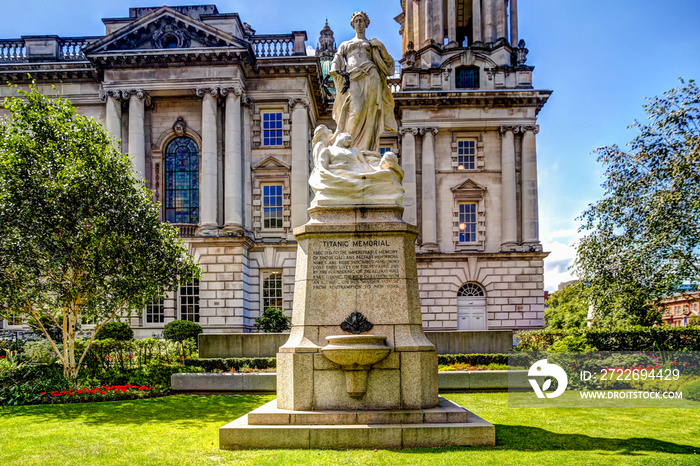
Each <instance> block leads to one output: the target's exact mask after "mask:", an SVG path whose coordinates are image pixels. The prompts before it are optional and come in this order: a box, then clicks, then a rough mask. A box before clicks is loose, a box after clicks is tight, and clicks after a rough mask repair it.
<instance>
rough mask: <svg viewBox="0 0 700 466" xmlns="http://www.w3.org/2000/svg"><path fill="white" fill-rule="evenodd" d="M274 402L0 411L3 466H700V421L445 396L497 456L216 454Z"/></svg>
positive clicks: (177, 400) (198, 399)
mask: <svg viewBox="0 0 700 466" xmlns="http://www.w3.org/2000/svg"><path fill="white" fill-rule="evenodd" d="M272 398H273V397H272V396H258V395H210V396H197V395H179V396H173V397H167V398H157V399H151V400H141V401H124V402H107V403H93V404H73V405H54V406H27V407H5V408H0V464H2V465H15V464H17V465H23V466H24V465H34V464H36V465H51V464H56V465H61V466H68V465H99V464H105V465H117V464H118V465H124V464H130V465H141V464H153V465H165V464H173V465H182V464H220V463H235V464H255V465H258V464H274V465H277V464H305V465H310V464H359V465H366V464H371V465H375V464H376V465H381V464H401V465H404V464H411V465H413V464H425V465H431V466H438V465H443V464H455V465H464V464H469V465H472V464H499V465H500V464H532V465H538V466H539V465H546V464H557V465H564V464H573V463H575V464H596V465H597V464H620V463H622V464H645V465H647V464H671V463H673V464H700V411H697V410H689V409H684V410H681V409H627V410H620V409H618V410H613V409H594V410H583V409H509V408H508V406H507V394H506V393H469V394H449V395H447V398H450V399H452V400H454V401H456V402H458V403H460V404H461V405H463V406H465V407H467V408H468V409H470V410H472V411H474V412H475V413H476V414H478V415H480V416H482V417H484V418H485V419H487V420H488V421H490V422H492V423H494V424H496V437H497V440H496V441H497V445H498V446H496V447H492V448H441V449H415V450H403V451H376V452H375V451H301V450H270V451H260V450H258V451H242V452H240V451H238V452H236V451H221V450H219V448H218V428H219V427H220V426H222V425H224V424H226V423H228V422H229V421H231V420H233V419H235V418H237V417H239V416H241V415H243V414H245V413H246V412H248V411H250V410H251V409H253V408H255V407H257V406H260V405H262V404H263V403H266V402H267V401H269V400H271V399H272Z"/></svg>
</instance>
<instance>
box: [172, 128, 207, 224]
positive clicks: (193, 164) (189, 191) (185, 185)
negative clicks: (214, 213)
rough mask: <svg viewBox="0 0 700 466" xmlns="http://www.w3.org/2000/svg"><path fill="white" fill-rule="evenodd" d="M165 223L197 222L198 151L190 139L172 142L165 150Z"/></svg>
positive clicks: (182, 138)
mask: <svg viewBox="0 0 700 466" xmlns="http://www.w3.org/2000/svg"><path fill="white" fill-rule="evenodd" d="M165 219H166V220H167V221H168V222H170V223H198V222H199V148H198V147H197V144H195V142H194V141H193V140H192V139H190V138H185V137H180V138H175V139H173V140H172V141H171V142H170V144H168V146H167V147H166V149H165Z"/></svg>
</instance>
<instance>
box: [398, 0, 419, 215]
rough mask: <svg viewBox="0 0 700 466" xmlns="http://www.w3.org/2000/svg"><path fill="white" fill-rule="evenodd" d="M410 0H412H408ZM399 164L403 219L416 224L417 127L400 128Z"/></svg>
mask: <svg viewBox="0 0 700 466" xmlns="http://www.w3.org/2000/svg"><path fill="white" fill-rule="evenodd" d="M409 1H412V0H409ZM399 133H401V136H402V138H401V152H402V154H401V166H402V167H403V169H404V177H403V189H404V190H405V191H406V193H405V194H404V198H403V206H404V211H403V219H404V220H405V221H406V223H410V224H411V225H417V224H418V213H417V206H416V135H417V134H418V128H406V127H404V128H401V129H400V130H399Z"/></svg>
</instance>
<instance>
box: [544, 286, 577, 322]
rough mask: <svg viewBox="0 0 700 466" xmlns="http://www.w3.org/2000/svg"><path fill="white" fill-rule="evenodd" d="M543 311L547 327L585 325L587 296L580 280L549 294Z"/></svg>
mask: <svg viewBox="0 0 700 466" xmlns="http://www.w3.org/2000/svg"><path fill="white" fill-rule="evenodd" d="M545 304H547V306H549V307H548V308H547V309H545V311H544V320H545V322H546V323H547V328H550V329H570V328H583V327H586V326H587V324H588V322H587V321H586V318H587V317H588V297H587V296H586V295H585V290H584V285H583V283H581V282H576V283H571V284H569V285H566V286H565V287H564V288H562V289H561V290H559V291H555V292H554V293H552V294H551V295H550V296H549V299H547V302H546V303H545Z"/></svg>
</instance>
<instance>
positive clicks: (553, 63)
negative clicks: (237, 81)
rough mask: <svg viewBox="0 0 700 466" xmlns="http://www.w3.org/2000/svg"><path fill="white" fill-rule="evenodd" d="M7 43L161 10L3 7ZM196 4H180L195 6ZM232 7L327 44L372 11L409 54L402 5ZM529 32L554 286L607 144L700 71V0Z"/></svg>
mask: <svg viewBox="0 0 700 466" xmlns="http://www.w3.org/2000/svg"><path fill="white" fill-rule="evenodd" d="M3 3H4V4H3V8H2V9H3V14H2V15H1V16H0V38H8V39H9V38H18V37H20V36H23V35H44V34H46V35H48V34H55V35H59V36H62V37H70V36H92V35H103V34H104V25H103V24H102V22H101V18H115V17H127V16H128V15H129V7H143V6H160V5H162V3H158V2H157V1H156V0H153V1H147V0H139V1H138V2H136V1H134V0H132V1H128V0H110V1H94V0H23V1H7V2H3ZM195 3H198V2H196V1H193V0H186V1H176V0H169V1H168V2H167V4H168V5H172V6H177V5H190V4H195ZM207 3H214V4H216V5H217V7H218V9H219V12H220V13H232V12H235V13H238V14H239V15H240V17H241V20H242V21H245V22H247V23H249V24H250V25H251V26H252V27H253V28H254V29H255V30H256V32H257V33H258V34H275V33H289V32H291V31H300V30H305V31H306V32H307V35H308V38H309V41H308V42H307V46H310V47H315V46H316V42H317V40H318V37H319V32H320V30H321V28H322V27H323V25H324V24H325V21H326V19H327V20H328V23H329V25H330V26H331V28H332V29H333V31H334V33H335V38H336V41H337V42H338V43H340V42H341V41H343V40H347V39H349V38H351V37H352V36H353V35H354V32H353V31H352V28H351V27H350V16H351V15H352V13H353V12H354V11H358V10H363V11H366V12H367V13H368V14H369V17H370V21H371V24H370V26H369V28H368V30H367V35H368V36H369V37H377V38H378V39H380V40H381V41H382V42H383V43H384V44H385V45H386V46H387V48H388V50H389V52H390V53H391V54H392V55H393V57H394V58H395V59H397V60H398V59H400V58H401V55H402V51H401V37H400V36H399V33H398V31H399V25H398V23H396V22H395V21H394V19H393V18H394V17H395V16H396V15H398V14H399V13H401V2H400V0H353V1H348V0H341V1H337V2H328V1H322V0H265V1H264V2H251V1H240V0H237V1H234V0H228V1H226V0H218V1H211V2H207ZM518 13H519V32H520V38H521V39H524V40H525V42H526V46H527V48H528V49H529V51H530V53H529V55H528V60H527V64H528V65H531V66H535V71H534V75H533V85H534V87H535V88H536V89H551V90H553V91H554V93H553V94H552V96H551V97H550V99H549V101H548V102H547V104H546V105H545V107H544V108H543V109H542V111H541V112H540V114H539V120H538V124H539V125H540V133H539V134H538V136H537V150H538V154H537V156H538V184H539V206H540V238H541V240H542V244H543V247H544V250H545V251H549V252H550V255H549V257H548V258H547V259H546V260H545V289H547V290H549V291H553V290H556V288H557V285H558V284H559V283H561V282H564V281H567V280H570V279H572V278H573V277H572V275H571V271H570V270H568V267H569V265H570V264H571V262H572V260H573V258H574V257H575V250H574V248H573V247H572V245H573V244H574V243H575V242H576V240H577V239H578V238H579V237H580V235H581V233H579V232H578V227H579V225H580V221H579V220H577V217H579V215H580V214H581V212H583V210H584V209H585V208H586V206H588V205H589V204H591V203H593V202H595V201H596V200H598V199H601V198H602V196H603V194H604V193H603V191H602V189H601V188H600V184H601V182H602V175H603V173H604V168H603V167H601V166H599V165H598V164H597V163H596V160H595V155H594V154H593V153H592V152H593V151H594V150H595V149H596V148H597V147H601V146H605V145H611V144H618V145H619V146H621V147H623V146H625V144H627V143H628V142H629V141H631V140H632V139H633V138H634V137H635V132H634V130H631V129H627V127H628V126H629V125H631V124H632V123H633V122H634V121H635V120H640V121H641V120H644V119H645V114H644V111H643V108H642V106H643V105H644V103H645V98H648V97H653V96H656V95H660V94H663V93H664V92H665V91H668V90H670V89H672V88H674V87H676V86H678V85H679V84H680V82H679V80H678V79H679V78H683V79H685V80H689V79H698V78H699V77H700V59H699V57H700V55H698V48H699V46H700V27H698V24H699V21H700V1H697V0H667V1H664V2H661V1H659V0H634V1H631V0H585V1H581V0H520V1H519V2H518Z"/></svg>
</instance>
